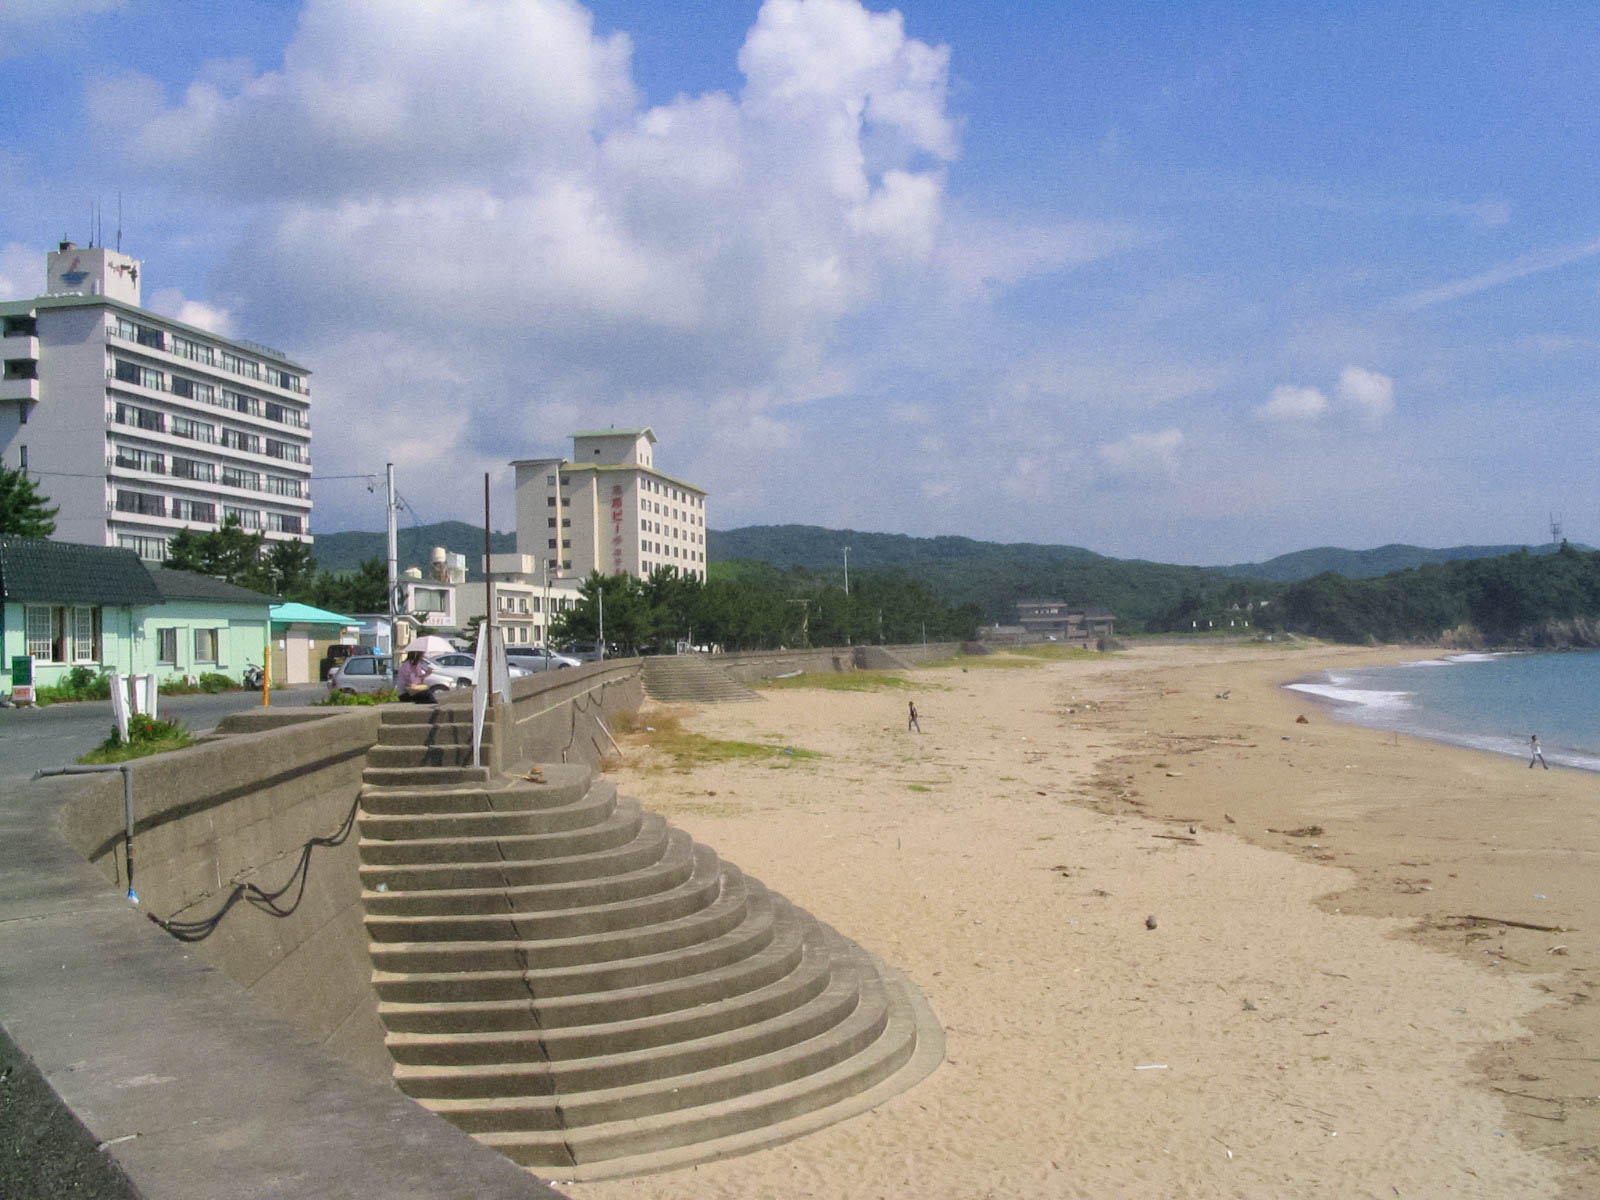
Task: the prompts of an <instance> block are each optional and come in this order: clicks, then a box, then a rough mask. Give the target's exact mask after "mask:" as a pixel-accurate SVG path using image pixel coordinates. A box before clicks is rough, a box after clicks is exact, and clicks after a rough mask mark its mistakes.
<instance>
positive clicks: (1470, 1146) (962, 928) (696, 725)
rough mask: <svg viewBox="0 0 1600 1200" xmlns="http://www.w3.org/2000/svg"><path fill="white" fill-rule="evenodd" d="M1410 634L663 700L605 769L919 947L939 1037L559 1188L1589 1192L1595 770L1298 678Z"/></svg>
mask: <svg viewBox="0 0 1600 1200" xmlns="http://www.w3.org/2000/svg"><path fill="white" fill-rule="evenodd" d="M1419 653H1420V652H1418V651H1416V650H1414V649H1412V650H1401V649H1391V650H1385V649H1351V648H1339V647H1328V646H1293V647H1282V646H1275V645H1248V644H1232V645H1227V644H1223V645H1217V644H1212V645H1203V644H1202V645H1193V644H1191V645H1178V644H1175V645H1164V644H1151V645H1140V646H1137V647H1135V648H1134V649H1131V650H1128V651H1125V652H1120V653H1117V654H1114V655H1101V656H1089V657H1083V658H1064V659H1060V660H1055V661H1039V660H1027V659H1017V658H1014V657H1013V656H995V657H993V658H991V659H987V660H984V661H983V662H982V664H981V665H980V664H978V663H968V664H967V665H966V666H962V665H953V666H950V667H941V668H936V669H928V670H918V671H915V672H910V673H907V674H905V675H904V676H903V677H902V683H903V686H893V687H887V688H884V689H882V690H875V691H865V692H842V691H831V690H829V691H824V690H817V689H809V688H797V689H785V690H769V691H766V692H764V693H763V695H764V697H765V698H764V699H763V700H761V701H756V702H750V703H741V704H721V705H706V706H698V707H696V706H670V707H669V706H660V705H654V704H648V705H647V706H646V707H645V709H644V710H643V711H642V713H641V714H640V719H639V725H638V727H637V728H636V729H635V730H634V731H633V732H631V733H627V734H623V735H620V736H619V742H620V744H621V746H622V749H623V752H624V754H623V758H622V761H621V762H620V763H618V764H616V765H615V767H614V769H613V770H612V771H611V772H610V774H611V776H612V777H613V778H615V779H616V781H617V782H618V784H619V786H620V787H621V789H622V791H623V792H624V793H626V794H630V795H634V796H637V797H638V798H639V799H640V801H641V802H643V804H644V805H645V806H646V807H647V808H652V809H655V810H657V811H659V812H661V813H663V814H664V815H666V817H667V818H668V819H669V820H670V821H672V822H673V823H674V824H676V825H678V826H680V827H681V828H683V829H685V830H687V831H688V832H690V833H691V834H692V835H693V836H694V837H695V838H696V839H697V840H699V841H701V842H704V843H705V844H707V845H709V846H711V847H713V848H715V849H716V851H717V852H718V853H719V854H720V855H721V856H722V857H724V858H725V859H727V860H729V861H731V862H733V863H735V864H737V865H738V866H739V867H740V868H742V869H743V870H745V871H746V872H748V873H750V874H752V875H755V876H756V877H757V878H759V879H761V880H762V881H763V882H764V883H766V884H767V885H768V886H769V887H771V888H774V889H776V890H777V891H779V892H781V893H783V894H784V895H786V896H787V897H788V898H789V899H790V900H792V901H794V902H795V903H796V904H798V905H800V906H802V907H804V908H806V909H808V910H809V911H811V912H812V913H813V914H815V915H816V916H817V917H819V918H821V919H822V920H824V921H826V922H828V923H829V924H831V925H833V926H834V927H835V928H837V929H838V930H839V931H840V932H842V933H844V934H845V935H846V936H848V937H851V938H853V939H854V940H856V941H857V942H859V943H860V944H861V945H863V946H864V947H866V948H867V949H868V950H870V951H872V952H873V953H875V954H877V955H878V956H880V957H881V958H883V959H885V960H886V961H887V962H889V963H890V964H892V965H893V966H895V967H896V968H898V969H900V970H901V971H903V972H905V973H906V974H907V975H908V976H909V977H910V978H911V979H912V980H914V981H915V982H916V984H917V985H918V986H919V987H920V988H921V989H922V991H923V993H924V994H925V995H926V996H927V998H928V1000H929V1002H930V1003H931V1005H932V1006H933V1009H934V1011H935V1012H936V1013H937V1015H938V1016H939V1018H940V1020H941V1022H942V1023H943V1025H944V1028H945V1031H946V1036H947V1057H946V1061H945V1062H944V1063H943V1064H942V1065H941V1066H940V1067H939V1068H938V1069H937V1070H936V1071H935V1072H934V1073H933V1075H931V1076H930V1077H929V1078H928V1079H926V1080H925V1081H923V1082H922V1083H920V1084H918V1085H917V1086H916V1087H914V1088H912V1089H911V1090H910V1091H908V1092H906V1093H904V1094H902V1095H900V1096H898V1097H896V1098H894V1099H893V1100H891V1101H889V1102H888V1103H885V1104H883V1105H881V1106H880V1107H878V1108H877V1109H874V1110H872V1111H871V1112H868V1113H866V1114H864V1115H861V1116H858V1117H855V1118H852V1119H850V1120H848V1121H844V1122H842V1123H840V1124H837V1125H834V1126H831V1127H829V1128H827V1129H824V1130H822V1131H821V1132H818V1133H815V1134H811V1135H809V1136H807V1137H804V1138H801V1139H798V1140H796V1141H793V1142H789V1143H787V1144H784V1145H781V1146H777V1147H774V1148H771V1149H767V1150H763V1151H759V1152H756V1153H752V1154H747V1155H743V1156H740V1157H737V1158H731V1159H727V1160H724V1161H721V1162H714V1163H708V1164H702V1165H700V1166H698V1167H691V1168H685V1169H682V1170H678V1171H672V1172H667V1173H663V1174H659V1175H653V1176H646V1177H640V1178H634V1179H622V1180H613V1181H605V1182H594V1183H582V1184H579V1183H567V1182H566V1181H560V1180H558V1183H559V1184H560V1186H561V1188H562V1190H563V1191H565V1192H566V1193H568V1194H569V1195H571V1196H572V1197H573V1198H574V1200H621V1198H624V1197H626V1198H629V1200H655V1198H662V1200H665V1198H668V1197H671V1198H697V1200H700V1198H712V1197H726V1198H728V1200H734V1198H738V1200H755V1198H758V1197H774V1198H780V1197H781V1198H785V1200H787V1198H797V1197H819V1198H834V1197H836V1198H838V1200H861V1198H864V1197H902V1196H904V1197H919V1198H923V1200H936V1198H940V1197H949V1198H951V1200H955V1198H961V1200H973V1198H977V1197H1035V1196H1037V1197H1096V1198H1101V1197H1112V1198H1115V1197H1151V1196H1163V1197H1168V1196H1184V1197H1285V1196H1295V1197H1302V1198H1306V1197H1328V1198H1330V1200H1331V1198H1334V1197H1337V1198H1340V1200H1345V1198H1349V1197H1368V1196H1370V1197H1389V1198H1392V1197H1440V1196H1452V1197H1454V1196H1462V1197H1467V1196H1471V1197H1494V1198H1497V1200H1498V1198H1502V1197H1508V1196H1517V1197H1556V1196H1563V1197H1577V1196H1585V1195H1600V1167H1597V1164H1596V1161H1595V1159H1596V1150H1595V1147H1596V1146H1600V1101H1597V1099H1596V1095H1597V1093H1600V1082H1597V1079H1600V1076H1597V1072H1596V1069H1595V1067H1596V1063H1597V1061H1600V1021H1597V1020H1596V1018H1595V1015H1594V1011H1593V1010H1594V1008H1595V1005H1594V1004H1593V1003H1592V1002H1591V1001H1592V996H1593V987H1594V983H1595V982H1596V981H1597V980H1600V975H1597V973H1596V971H1597V968H1600V955H1597V953H1596V941H1595V937H1594V931H1595V930H1596V929H1597V928H1600V892H1597V890H1596V889H1595V888H1594V887H1593V886H1592V878H1593V869H1594V866H1595V862H1596V850H1597V848H1600V816H1597V813H1596V809H1597V806H1596V804H1595V802H1594V801H1595V790H1596V783H1597V780H1596V777H1595V776H1593V775H1589V774H1584V773H1580V772H1575V771H1562V770H1553V771H1550V772H1543V771H1539V772H1529V771H1528V770H1526V768H1525V765H1524V764H1523V763H1522V762H1520V761H1518V760H1515V759H1510V758H1499V757H1496V756H1492V755H1488V754H1482V753H1476V752H1472V751H1466V750H1460V749H1456V748H1452V747H1446V746H1441V745H1435V744H1431V743H1427V742H1422V741H1417V740H1413V739H1408V738H1405V737H1398V738H1397V737H1395V736H1393V735H1390V734H1380V733H1377V732H1374V731H1370V730H1364V729H1359V728H1356V727H1353V726H1349V725H1345V724H1341V723H1338V722H1336V721H1334V720H1333V719H1332V718H1331V717H1330V715H1329V714H1328V712H1327V711H1326V710H1324V709H1321V708H1318V707H1317V706H1316V705H1315V704H1313V703H1312V702H1311V701H1310V700H1309V699H1308V698H1307V697H1305V696H1303V695H1300V694H1296V693H1293V692H1287V691H1285V690H1284V689H1283V688H1282V687H1281V685H1282V684H1283V683H1284V682H1286V681H1288V680H1291V679H1294V678H1297V677H1301V676H1304V675H1306V674H1308V673H1311V672H1314V671H1317V670H1320V669H1323V668H1325V667H1330V666H1337V665H1344V666H1350V665H1355V664H1358V663H1359V664H1372V663H1377V662H1386V661H1403V660H1408V659H1412V658H1415V657H1418V656H1419ZM1008 664H1009V665H1008ZM908 700H914V701H915V702H916V704H917V707H918V709H919V710H920V714H921V725H922V729H923V733H922V734H920V735H919V734H917V733H915V732H909V731H908V730H907V729H906V712H907V709H906V704H907V701H908ZM1301 717H1303V718H1304V721H1303V722H1302V721H1300V720H1299V718H1301ZM652 724H654V725H655V726H656V731H655V732H654V733H652V732H651V731H650V730H649V729H648V728H647V727H648V726H650V725H652ZM674 725H677V726H681V728H682V729H683V730H687V731H690V732H691V733H692V734H693V735H697V736H692V737H688V738H683V737H679V738H677V739H668V738H666V737H664V736H663V735H664V732H665V731H666V730H668V729H669V728H672V727H673V726H674ZM699 738H705V739H711V740H712V741H711V743H710V744H708V743H706V742H704V741H700V740H699ZM723 741H738V742H747V743H752V744H753V745H754V746H757V747H765V748H768V750H769V751H770V752H766V751H762V750H752V751H751V752H750V753H749V754H747V755H744V756H737V757H730V756H726V755H725V754H723V753H722V752H721V750H722V749H724V748H719V746H718V745H716V743H718V742H723ZM791 750H792V751H796V753H786V751H791ZM813 755H814V757H813ZM1473 918H1476V919H1473ZM1484 918H1487V919H1484ZM1526 926H1543V927H1544V928H1542V929H1540V928H1528V927H1526Z"/></svg>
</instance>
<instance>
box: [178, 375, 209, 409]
mask: <svg viewBox="0 0 1600 1200" xmlns="http://www.w3.org/2000/svg"><path fill="white" fill-rule="evenodd" d="M172 394H173V395H174V396H182V397H183V398H184V399H185V400H198V401H200V402H201V403H202V404H214V403H216V394H217V393H216V389H215V388H213V387H212V386H211V385H210V384H209V383H201V382H200V381H199V380H198V379H189V378H186V377H185V376H182V375H174V376H173V377H172Z"/></svg>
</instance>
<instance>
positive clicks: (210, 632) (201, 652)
mask: <svg viewBox="0 0 1600 1200" xmlns="http://www.w3.org/2000/svg"><path fill="white" fill-rule="evenodd" d="M194 661H195V662H197V663H215V662H216V661H217V631H216V630H215V629H196V630H195V631H194Z"/></svg>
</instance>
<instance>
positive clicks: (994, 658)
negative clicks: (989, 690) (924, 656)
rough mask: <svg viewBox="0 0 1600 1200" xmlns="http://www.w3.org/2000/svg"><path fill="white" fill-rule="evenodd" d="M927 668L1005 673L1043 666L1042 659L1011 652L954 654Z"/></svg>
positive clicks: (932, 663) (938, 660)
mask: <svg viewBox="0 0 1600 1200" xmlns="http://www.w3.org/2000/svg"><path fill="white" fill-rule="evenodd" d="M922 665H923V666H925V667H960V668H961V669H962V670H963V671H966V670H973V671H996V670H999V671H1004V670H1016V669H1018V668H1032V667H1039V666H1043V665H1044V663H1043V661H1042V660H1041V659H1037V658H1022V657H1020V656H1018V655H1016V654H1012V653H1010V652H1009V651H1002V652H999V653H995V654H952V655H951V656H950V657H949V658H941V659H937V660H935V661H934V662H928V663H923V664H922Z"/></svg>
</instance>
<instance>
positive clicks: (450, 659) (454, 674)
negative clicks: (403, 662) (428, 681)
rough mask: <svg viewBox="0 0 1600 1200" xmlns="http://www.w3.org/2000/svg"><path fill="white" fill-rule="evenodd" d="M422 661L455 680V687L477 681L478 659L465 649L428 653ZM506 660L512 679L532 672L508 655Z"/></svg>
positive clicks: (466, 686) (468, 685) (469, 685)
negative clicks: (452, 651)
mask: <svg viewBox="0 0 1600 1200" xmlns="http://www.w3.org/2000/svg"><path fill="white" fill-rule="evenodd" d="M423 661H424V662H425V663H427V664H428V666H429V667H431V668H432V669H433V670H434V671H436V672H438V673H439V674H440V675H449V676H450V677H451V678H452V679H454V680H455V681H456V686H457V687H464V688H468V687H471V686H472V685H473V684H475V683H477V682H478V660H477V659H476V658H475V657H474V656H473V655H471V654H468V653H466V652H465V651H457V652H456V653H454V654H430V655H428V657H427V658H425V659H423ZM506 662H507V664H508V666H509V668H510V671H511V678H513V679H521V678H522V677H523V676H524V675H531V674H533V672H532V671H530V670H529V669H528V668H527V667H525V666H521V665H519V664H517V663H515V662H513V661H511V659H510V658H509V657H508V658H507V659H506Z"/></svg>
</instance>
